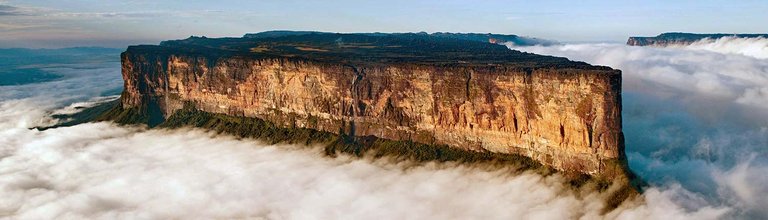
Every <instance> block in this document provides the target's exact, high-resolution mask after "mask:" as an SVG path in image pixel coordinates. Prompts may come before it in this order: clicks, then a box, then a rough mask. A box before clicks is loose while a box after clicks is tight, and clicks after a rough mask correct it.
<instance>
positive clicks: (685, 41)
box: [627, 32, 768, 47]
mask: <svg viewBox="0 0 768 220" xmlns="http://www.w3.org/2000/svg"><path fill="white" fill-rule="evenodd" d="M724 37H734V38H768V34H693V33H678V32H673V33H663V34H660V35H658V36H656V37H630V38H629V40H627V45H630V46H662V47H663V46H673V45H677V46H685V45H690V44H692V43H694V42H697V41H700V40H704V39H710V40H717V39H720V38H724Z"/></svg>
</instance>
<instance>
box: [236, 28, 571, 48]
mask: <svg viewBox="0 0 768 220" xmlns="http://www.w3.org/2000/svg"><path fill="white" fill-rule="evenodd" d="M320 33H326V34H327V33H329V32H319V31H265V32H260V33H251V34H245V36H243V37H244V38H255V39H260V38H272V37H284V36H300V35H308V34H320ZM355 34H360V35H368V36H379V37H382V36H396V35H410V34H416V35H427V36H432V37H442V38H450V39H458V40H468V41H477V42H487V43H494V44H506V43H511V44H514V45H518V46H533V45H552V44H557V42H556V41H551V40H545V39H538V38H532V37H522V36H518V35H512V34H491V33H487V34H483V33H449V32H436V33H431V34H430V33H427V32H418V33H380V32H376V33H355Z"/></svg>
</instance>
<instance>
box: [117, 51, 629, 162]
mask: <svg viewBox="0 0 768 220" xmlns="http://www.w3.org/2000/svg"><path fill="white" fill-rule="evenodd" d="M122 63H123V67H122V71H123V78H124V80H125V91H124V92H123V96H122V98H121V102H122V106H123V108H136V107H141V106H146V105H154V106H158V107H159V108H160V110H161V112H162V114H163V117H166V118H167V117H169V116H170V115H171V114H173V112H174V111H176V110H178V109H180V108H182V106H183V105H184V103H194V104H195V106H196V108H198V109H199V110H202V111H207V112H212V113H224V114H228V115H234V116H245V117H257V118H261V119H264V120H267V121H270V122H273V123H276V124H279V125H283V126H297V127H306V128H312V129H317V130H322V131H328V132H334V133H339V132H344V133H347V134H352V135H356V136H367V135H373V136H376V137H380V138H385V139H391V140H413V141H416V142H420V143H425V144H446V145H449V146H452V147H457V148H462V149H468V150H488V151H492V152H501V153H513V154H522V155H525V156H528V157H531V158H533V159H535V160H537V161H540V162H542V163H543V164H547V165H550V166H552V167H554V168H557V169H559V170H565V171H576V172H581V173H587V174H597V173H601V172H604V170H606V164H607V163H608V162H609V161H616V160H617V159H620V158H621V157H622V156H623V134H622V131H621V73H620V71H618V70H610V69H603V70H582V69H555V68H538V69H537V68H519V67H514V66H504V65H495V66H490V65H438V66H429V65H423V64H407V63H404V64H392V65H383V64H371V65H350V64H339V63H324V62H318V61H311V60H307V59H299V58H254V57H238V56H224V57H212V56H206V55H195V54H189V53H186V54H185V53H182V54H174V53H147V52H145V51H132V50H131V49H130V48H129V50H128V51H126V52H124V53H123V54H122Z"/></svg>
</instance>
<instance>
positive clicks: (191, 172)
mask: <svg viewBox="0 0 768 220" xmlns="http://www.w3.org/2000/svg"><path fill="white" fill-rule="evenodd" d="M513 49H517V50H524V51H529V52H535V53H543V54H551V55H558V56H565V57H569V58H571V59H573V60H581V61H586V62H590V63H595V64H601V65H608V66H611V67H614V68H619V69H622V70H623V71H624V94H623V95H624V117H625V118H624V129H625V134H626V136H627V151H628V153H629V154H628V156H629V159H630V165H631V167H632V168H633V169H634V170H635V171H637V172H638V173H639V174H640V176H642V177H643V178H644V179H645V180H646V181H648V182H650V183H651V184H652V187H651V188H649V189H647V190H646V191H645V192H644V194H643V198H641V199H640V200H639V201H635V202H633V203H631V204H626V205H625V206H623V207H620V208H619V209H616V210H614V211H612V212H610V213H601V208H602V204H601V201H602V197H603V196H605V195H601V194H599V193H594V192H581V193H576V192H573V191H572V190H570V189H569V187H568V186H566V185H565V184H564V183H563V181H562V178H561V177H559V176H557V175H553V176H548V177H542V176H540V175H537V174H532V173H523V174H511V173H512V172H509V170H487V169H480V168H477V167H471V166H466V165H456V164H450V163H442V164H439V163H428V164H421V165H414V164H409V163H392V162H389V161H387V160H370V159H354V158H349V157H345V156H341V157H338V158H329V157H325V156H322V152H321V150H320V149H319V148H313V147H307V146H292V145H268V144H264V143H262V142H259V141H258V140H248V139H246V140H239V139H235V138H232V137H229V136H225V135H216V134H213V133H209V132H206V131H202V130H195V129H178V130H147V129H145V128H143V127H121V126H116V125H113V124H110V123H91V124H83V125H78V126H73V127H67V128H57V129H50V130H46V131H37V130H30V129H28V128H29V127H33V126H37V125H45V124H50V123H52V121H51V120H52V119H50V117H49V115H50V113H51V112H54V111H71V110H72V109H73V107H74V106H80V105H86V104H87V103H89V102H92V101H94V100H95V99H94V98H96V97H102V96H106V95H112V94H114V91H115V90H116V89H119V88H120V87H121V79H120V76H119V71H120V69H119V63H99V64H79V65H87V66H88V67H89V68H84V67H83V66H73V67H66V68H58V69H54V70H51V71H56V72H58V73H60V74H63V75H65V76H66V77H65V78H64V79H63V80H60V81H55V82H47V83H40V84H30V85H21V86H2V87H0V195H2V196H0V218H19V219H50V218H65V219H67V218H71V219H81V218H85V219H92V218H101V219H136V218H139V219H168V218H177V219H179V218H183V219H187V218H191V219H210V218H217V219H221V218H254V219H579V218H580V219H603V218H607V219H717V218H756V219H758V218H766V217H768V213H766V208H768V201H767V200H766V197H768V177H766V175H765V174H766V173H768V162H767V161H768V159H766V158H767V157H766V155H767V154H768V153H767V151H768V150H766V148H768V147H767V146H768V145H767V144H768V129H766V122H767V121H768V117H767V116H766V114H765V113H764V112H766V108H768V106H767V105H766V104H765V103H766V102H762V101H761V100H766V96H768V92H766V90H767V89H766V87H768V82H766V78H768V64H767V61H766V60H764V59H761V57H759V56H745V55H741V54H731V53H730V52H729V51H725V50H724V51H720V52H712V51H706V50H701V49H695V48H685V49H683V48H644V47H627V46H624V45H615V44H578V45H575V44H572V45H554V46H547V47H514V48H513Z"/></svg>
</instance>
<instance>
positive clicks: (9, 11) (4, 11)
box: [0, 5, 24, 16]
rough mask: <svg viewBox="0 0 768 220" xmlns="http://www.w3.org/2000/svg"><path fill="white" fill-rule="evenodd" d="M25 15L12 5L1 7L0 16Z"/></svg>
mask: <svg viewBox="0 0 768 220" xmlns="http://www.w3.org/2000/svg"><path fill="white" fill-rule="evenodd" d="M16 15H24V13H22V11H21V10H19V8H18V7H15V6H10V5H0V16H16Z"/></svg>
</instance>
